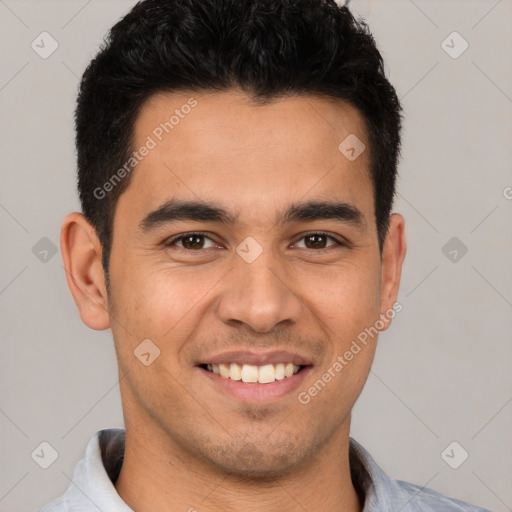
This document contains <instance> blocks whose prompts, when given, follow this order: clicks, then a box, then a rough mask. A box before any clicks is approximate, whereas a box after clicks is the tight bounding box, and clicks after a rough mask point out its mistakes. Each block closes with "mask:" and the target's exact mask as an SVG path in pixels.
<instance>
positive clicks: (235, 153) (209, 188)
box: [120, 90, 373, 220]
mask: <svg viewBox="0 0 512 512" xmlns="http://www.w3.org/2000/svg"><path fill="white" fill-rule="evenodd" d="M354 137H355V138H354ZM344 141H348V142H349V143H350V144H349V145H352V146H353V145H354V141H355V143H356V144H360V146H358V147H357V148H356V150H360V149H361V148H363V147H366V148H368V147H369V145H368V140H367V134H366V130H365V124H364V120H363V118H362V116H361V115H360V113H359V112H358V111H357V110H356V109H355V108H354V107H352V106H351V105H349V104H347V103H346V102H343V101H340V100H333V99H327V98H323V97H318V96H289V97H285V98H281V99H279V100H274V101H271V102H269V103H267V104H264V105H261V104H257V103H255V102H254V101H252V100H251V98H250V97H248V96H247V95H246V94H244V93H243V92H240V91H238V90H230V91H225V92H221V93H219V92H217V93H197V92H190V93H188V92H183V91H181V92H179V93H158V94H155V95H153V96H152V97H150V98H149V99H148V100H147V101H146V103H145V104H144V105H143V106H142V108H141V110H140V112H139V115H138V117H137V120H136V122H135V126H134V137H133V147H134V149H135V151H139V153H142V152H143V153H144V154H145V156H144V157H142V158H140V155H139V158H140V160H138V162H137V164H136V166H135V167H134V170H133V176H132V180H131V183H130V186H129V187H128V188H127V190H126V192H125V193H124V194H123V195H122V196H121V198H120V203H122V202H126V201H127V200H129V201H130V203H131V204H132V206H133V208H134V209H135V210H140V212H139V213H140V215H142V214H143V212H144V211H147V210H149V209H152V208H154V207H155V206H156V205H157V204H159V203H161V202H162V201H163V200H169V199H171V198H182V199H188V200H212V201H215V202H217V203H223V204H226V205H230V206H232V208H231V210H232V211H233V212H236V213H237V214H240V215H242V214H243V213H244V212H246V213H248V212H249V211H250V212H252V215H253V217H254V219H255V220H256V219H257V218H259V219H261V218H262V217H263V216H264V215H265V213H266V212H269V211H270V210H273V211H275V210H276V209H277V208H279V209H280V208H281V207H282V203H283V202H293V201H295V202H296V201H297V200H298V199H304V198H306V196H308V197H307V198H308V199H313V200H317V199H329V198H331V199H339V200H349V199H350V200H351V201H358V202H359V203H363V205H360V206H362V207H363V208H364V203H368V204H367V206H368V207H369V208H371V206H372V204H371V200H372V198H373V186H372V183H371V179H370V172H369V154H368V153H369V152H368V151H366V150H365V151H363V152H362V153H361V155H360V156H359V157H358V158H356V159H349V158H347V155H346V154H345V153H343V151H344V150H345V149H346V148H345V146H346V145H347V143H345V142H344ZM340 144H341V149H340ZM363 145H364V146H363ZM144 147H147V148H150V149H149V150H145V151H140V150H141V149H142V148H144ZM124 196H126V197H124ZM258 213H259V217H258Z"/></svg>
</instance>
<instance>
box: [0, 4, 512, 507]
mask: <svg viewBox="0 0 512 512" xmlns="http://www.w3.org/2000/svg"><path fill="white" fill-rule="evenodd" d="M132 5H133V2H131V1H110V0H89V1H84V0H66V1H64V0H62V1H60V2H59V1H46V0H45V1H40V0H39V1H35V0H33V1H23V0H0V42H1V46H0V47H1V52H2V59H1V65H0V73H1V75H0V108H1V117H0V145H1V162H0V169H1V183H0V226H1V248H2V252H1V267H0V310H1V324H0V329H1V345H0V347H1V348H0V350H1V353H0V365H1V372H0V432H1V441H0V510H1V511H2V512H20V511H27V510H35V509H36V508H37V507H39V506H41V505H42V504H44V503H46V502H48V501H50V500H51V499H53V498H54V497H56V496H58V495H60V494H62V493H63V492H64V491H65V489H66V488H67V486H68V485H69V483H70V478H71V476H72V473H73V469H74V466H75V464H76V462H77V461H78V459H79V458H80V457H81V455H82V453H83V450H84V448H85V446H86V444H87V442H88V440H89V439H90V437H91V436H92V435H93V434H94V433H95V432H96V431H97V430H99V429H102V428H109V427H123V418H122V411H121V404H120V396H119V386H118V383H117V372H116V361H115V353H114V349H113V343H112V340H111V333H110V331H104V332H97V331H93V330H90V329H89V328H87V327H86V326H85V325H83V324H82V322H81V321H80V318H79V316H78V313H77V310H76V307H75V304H74V302H73V300H72V297H71V294H70V293H69V290H68V288H67V284H66V281H65V277H64V271H63V267H62V260H61V255H60V251H57V248H58V245H59V231H60V225H61V222H62V219H63V218H64V216H65V215H66V214H67V213H68V212H70V211H74V210H78V209H79V203H78V200H77V195H76V190H75V169H76V166H75V152H74V146H73V139H74V131H73V109H74V103H75V98H76V92H77V85H78V81H79V77H80V76H81V74H82V72H83V71H84V69H85V66H86V65H87V63H88V62H89V60H90V59H91V58H92V57H93V56H94V54H95V53H96V51H97V49H98V46H99V44H100V42H101V40H102V38H103V36H104V35H105V33H106V31H107V30H108V28H109V27H110V26H111V25H112V24H113V23H114V22H115V21H117V20H118V19H119V18H120V17H121V16H122V15H123V14H124V13H125V12H127V11H128V10H129V8H130V7H131V6H132ZM351 8H352V10H353V11H354V12H355V13H356V14H358V15H361V16H363V17H364V18H366V20H367V21H368V23H369V25H370V27H371V29H372V31H373V33H374V35H375V37H376V40H377V41H378V45H379V48H380V49H381V51H382V53H383V55H384V58H385V60H386V67H387V71H388V74H389V77H390V79H391V81H392V83H393V84H394V85H395V86H396V88H397V91H398V93H399V96H400V98H401V99H402V102H403V107H404V110H405V126H404V145H403V156H402V160H401V163H400V168H399V172H400V179H399V196H398V199H397V202H396V204H395V208H394V210H395V211H398V212H401V213H402V214H403V215H404V216H405V219H406V232H407V237H408V254H407V257H406V261H405V266H404V270H403V277H402V286H401V292H400V295H399V301H400V302H401V303H402V304H403V310H402V312H400V314H399V315H398V316H397V317H396V318H395V319H394V322H393V325H392V327H391V328H390V329H389V330H388V331H386V332H384V333H383V334H382V335H381V336H380V339H379V344H378V349H377V354H376V359H375V363H374V367H373V370H372V372H371V374H370V376H369V379H368V382H367V384H366V387H365V389H364V391H363V393H362V395H361V397H360V400H359V401H358V403H357V404H356V407H355V409H354V413H353V423H352V433H351V435H352V436H353V437H354V438H355V439H357V440H358V441H359V442H361V443H362V444H363V446H365V447H366V448H367V449H368V450H369V451H370V453H371V454H372V455H373V457H374V458H375V459H376V461H377V462H378V463H379V464H380V465H381V466H382V468H383V469H384V470H385V471H386V472H387V473H388V474H389V475H390V476H392V477H394V478H397V479H401V480H407V481H410V482H413V483H416V484H419V485H421V486H424V485H426V486H428V487H431V488H433V489H436V490H438V491H440V492H442V493H445V494H448V495H450V496H454V497H457V498H459V499H463V500H466V501H469V502H472V503H475V504H478V505H480V506H484V507H486V508H489V509H491V510H493V511H498V512H505V511H510V510H512V486H511V485H510V483H511V482H512V440H511V433H512V374H511V371H510V368H511V361H512V343H511V331H512V329H511V327H512V315H511V313H512V270H511V262H512V257H511V256H512V237H511V235H512V200H511V198H512V188H510V187H512V172H511V169H512V149H511V148H512V144H511V136H512V59H511V58H510V55H511V50H512V31H511V30H510V26H512V2H511V1H510V0H498V1H497V0H442V1H441V0H439V1H433V0H428V1H427V0H414V1H413V0H380V1H377V0H375V1H369V0H366V1H359V0H353V1H352V2H351ZM42 32H48V34H50V35H51V38H53V39H54V40H55V41H56V42H57V44H58V48H57V49H56V50H55V52H54V53H53V54H52V55H50V56H49V57H48V58H46V59H43V58H42V57H41V56H40V55H39V54H38V53H37V52H36V51H34V50H33V48H32V46H31V43H32V42H33V41H34V40H35V41H36V42H37V41H39V40H40V39H38V37H39V38H40V37H41V36H40V34H41V33H42ZM454 32H456V33H457V34H454ZM44 37H48V36H44ZM47 41H49V42H50V41H51V40H50V39H47ZM466 45H467V48H466V49H465V51H463V52H462V50H464V48H465V47H466ZM49 47H50V46H49V45H47V46H46V48H49ZM461 52H462V53H461ZM38 244H39V245H38ZM52 249H53V250H52ZM44 251H46V252H44ZM54 252H55V254H54ZM42 254H43V256H42ZM42 442H47V443H49V444H50V445H51V446H52V447H53V448H54V449H55V450H56V451H57V453H58V458H57V459H56V461H55V462H54V463H53V464H52V465H51V466H50V467H49V468H48V469H43V468H41V467H40V466H39V465H38V464H37V463H36V461H35V458H33V457H32V456H31V454H32V453H33V452H34V450H36V449H37V448H38V447H39V446H40V443H42ZM453 442H456V443H458V444H456V445H452V446H451V448H449V450H448V453H449V454H453V455H452V457H451V459H452V460H451V461H450V462H452V464H453V459H455V461H456V462H457V460H458V461H460V460H461V459H462V458H463V456H464V454H465V452H467V453H468V455H469V456H468V458H467V460H466V461H465V462H464V463H463V464H461V465H460V466H459V467H458V468H457V469H453V468H452V467H450V466H449V465H448V464H447V462H446V460H447V459H446V456H445V457H444V458H443V456H442V453H443V452H444V450H445V449H446V448H447V447H449V445H450V444H451V443H453ZM454 447H455V448H454ZM452 449H454V451H453V452H452V451H450V450H452ZM445 453H446V452H445ZM311 512H312V511H311Z"/></svg>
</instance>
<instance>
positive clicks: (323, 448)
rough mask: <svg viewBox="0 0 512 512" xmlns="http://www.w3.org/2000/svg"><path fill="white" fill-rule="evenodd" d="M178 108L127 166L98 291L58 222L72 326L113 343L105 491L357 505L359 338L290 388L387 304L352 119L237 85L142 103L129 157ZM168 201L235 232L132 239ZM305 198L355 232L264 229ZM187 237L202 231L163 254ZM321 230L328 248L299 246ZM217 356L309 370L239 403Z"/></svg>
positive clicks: (387, 277)
mask: <svg viewBox="0 0 512 512" xmlns="http://www.w3.org/2000/svg"><path fill="white" fill-rule="evenodd" d="M191 97H194V98H195V99H196V100H197V106H196V107H195V108H194V109H192V110H191V112H190V113H189V114H188V115H186V116H185V117H184V118H183V119H180V122H179V124H177V125H176V126H175V127H174V129H173V130H172V132H170V133H169V134H164V136H163V139H162V141H161V142H158V144H157V146H156V147H155V148H154V149H152V150H151V151H150V152H149V154H148V155H147V156H146V157H144V159H143V160H142V161H141V162H140V163H139V164H138V165H137V167H136V168H135V170H134V171H133V176H132V181H131V183H130V185H129V187H128V188H127V190H126V191H125V192H124V193H123V194H122V195H121V197H120V199H119V202H118V204H117V207H116V212H115V217H114V230H113V231H114V236H113V244H112V250H111V256H110V264H109V271H110V292H111V293H110V296H107V293H106V289H105V283H104V276H103V272H102V269H101V246H100V243H99V241H98V239H97V237H96V235H95V231H94V229H93V228H92V227H91V226H90V224H89V223H88V222H87V221H86V220H85V218H84V217H83V216H82V215H81V214H77V213H74V214H70V215H69V216H68V217H66V220H65V221H64V224H63V229H62V236H61V246H62V253H63V258H64V263H65V267H66V270H67V279H68V283H69V286H70V289H71V291H72V293H73V296H74V298H75V301H76V303H77V305H78V308H79V311H80V315H81V318H82V320H83V321H84V322H85V323H86V324H87V325H88V326H89V327H91V328H93V329H107V328H109V327H110V328H111V330H112V333H113V337H114V342H115V349H116V353H117V358H118V364H119V375H120V389H121V396H122V402H123V412H124V419H125V426H126V432H127V437H126V454H125V460H124V464H123V468H122V471H121V474H120V477H119V479H118V481H117V482H116V489H117V491H118V493H119V494H120V496H121V497H122V498H123V499H124V500H125V501H126V503H127V504H128V505H129V506H130V507H132V508H133V509H134V510H150V509H152V508H153V509H162V510H163V509H164V508H165V507H166V509H167V510H188V509H190V508H191V507H195V508H196V509H197V510H198V511H199V512H202V511H221V510H222V511H227V510H247V511H251V510H259V511H278V510H279V511H287V510H298V509H300V508H301V507H304V508H305V509H306V510H323V511H334V510H336V511H340V510H346V511H359V510H361V509H362V503H361V502H360V500H359V499H358V497H357V494H356V492H355V490H354V487H353V485H352V482H351V479H350V470H349V460H348V443H349V428H350V412H351V409H352V407H353V405H354V403H355V401H356V399H357V398H358V396H359V394H360V392H361V390H362V388H363V386H364V383H365V381H366V379H367V376H368V373H369V371H370V367H371V363H372V360H373V357H374V351H375V346H376V338H374V339H373V340H372V341H370V342H369V343H368V344H367V345H366V346H364V348H362V350H361V351H360V352H359V353H358V354H357V355H355V356H354V358H353V359H352V360H351V361H350V362H349V363H348V364H347V365H346V366H344V367H343V370H342V371H341V372H339V373H337V374H336V377H335V378H332V380H331V381H330V382H329V383H328V384H327V385H326V386H325V387H324V388H323V389H322V391H321V392H319V393H318V394H317V396H315V397H312V398H311V400H310V401H309V403H307V404H305V405H304V404H301V403H300V402H299V400H298V394H299V392H301V391H307V390H308V388H310V387H311V386H312V385H313V384H314V383H315V382H316V381H317V380H318V379H319V378H321V377H322V374H323V373H324V372H325V371H326V370H327V369H328V368H329V367H332V365H333V363H334V362H335V361H336V358H337V356H339V355H343V354H344V353H345V352H346V351H347V350H349V348H350V345H351V343H352V341H353V340H355V339H357V336H358V335H359V334H360V333H361V332H362V331H364V329H365V328H369V327H371V326H374V325H375V323H376V321H377V320H379V315H380V314H384V313H385V312H386V311H388V310H390V309H392V306H393V304H394V303H395V302H396V298H397V294H398V288H399V282H400V274H401V268H402V262H403V259H404V257H405V252H406V242H405V232H404V220H403V217H402V216H401V215H399V214H393V215H392V216H391V221H390V230H389V232H388V235H387V238H386V241H385V245H384V249H383V253H382V259H381V256H380V253H379V246H378V238H377V231H376V223H375V218H374V202H373V186H372V182H371V178H370V172H369V151H368V149H369V142H368V139H367V135H366V131H365V127H364V123H363V119H362V117H361V115H360V114H359V113H358V111H357V110H355V109H354V108H353V107H351V106H350V105H348V104H346V103H344V102H342V101H335V100H329V99H324V98H320V97H316V96H291V97H288V98H285V99H281V100H279V101H274V102H272V103H271V104H269V105H266V106H257V105H256V104H255V103H253V102H252V101H251V100H250V99H249V97H248V96H246V95H245V94H244V93H242V92H241V91H239V90H230V91H227V92H223V93H215V94H213V93H209V94H206V93H201V94H199V93H186V92H180V93H172V94H171V93H168V94H163V93H159V94H157V95H154V96H152V97H151V98H150V99H149V100H148V101H147V102H146V104H145V105H144V106H143V108H142V109H141V111H140V114H139V117H138V119H137V121H136V124H135V132H134V141H135V142H134V147H135V148H138V147H140V146H141V145H143V144H144V143H145V141H146V140H147V137H148V135H151V134H152V132H153V131H154V130H155V128H156V127H157V126H159V125H160V123H162V122H164V121H166V120H168V119H169V116H170V113H172V112H173V111H174V110H175V109H179V108H180V107H181V106H182V105H184V104H185V103H187V101H188V100H189V98H191ZM349 134H355V135H356V136H357V137H358V138H359V139H360V140H362V141H363V142H364V144H365V145H366V148H367V150H366V151H365V152H363V154H362V155H361V156H360V157H359V158H357V159H356V160H354V161H350V160H349V159H347V158H346V157H345V156H344V155H343V154H342V153H341V152H340V151H339V150H338V146H339V144H340V143H341V142H342V141H343V140H344V139H345V138H346V137H347V136H348V135H349ZM153 138H154V137H153ZM172 199H174V200H180V201H195V202H197V201H202V202H204V203H208V204H210V203H212V204H215V205H216V206H218V207H219V208H223V209H225V210H227V211H228V212H230V213H231V214H232V215H233V217H234V220H235V223H234V224H226V223H221V222H212V221H207V220H201V221H198V220H178V221H173V222H162V223H158V224H156V225H154V226H153V227H152V228H151V229H147V230H144V229H143V228H142V227H141V222H142V220H143V219H145V218H146V217H147V216H148V214H149V213H150V212H152V211H154V210H156V209H158V208H159V207H160V206H161V205H162V204H164V203H165V202H166V201H169V200H172ZM308 201H312V202H339V203H341V202H342V203H346V204H348V205H350V206H351V207H352V208H353V209H356V210H358V211H359V212H360V214H361V221H360V222H359V223H357V222H355V221H347V220H345V221H344V220H339V219H333V218H329V219H317V220H313V221H306V220H295V221H293V222H288V223H279V222H278V219H279V214H281V213H283V212H286V211H287V210H288V209H289V208H290V207H291V205H292V204H295V205H297V204H301V203H304V202H308ZM197 232H201V233H204V235H205V236H204V237H199V238H198V239H196V238H192V239H191V240H190V239H188V244H187V240H185V239H183V238H182V239H181V240H177V241H176V242H175V244H174V245H170V246H167V247H166V246H165V243H166V242H169V241H170V240H171V239H172V238H176V236H177V235H184V234H187V233H189V234H190V233H197ZM322 232H327V233H328V234H329V236H332V238H322V237H320V238H316V239H315V238H314V237H313V238H312V239H311V238H308V237H307V236H306V235H313V234H315V233H322ZM247 237H252V239H254V240H255V241H256V242H257V243H258V244H259V246H260V247H261V249H262V252H261V254H260V255H259V257H257V259H256V260H255V261H253V262H252V263H248V262H247V261H246V260H244V259H243V258H242V257H241V256H240V255H239V254H238V253H237V251H236V249H237V247H239V246H240V244H241V243H242V242H243V241H244V240H245V239H246V238H247ZM336 240H338V241H340V242H343V243H344V244H345V245H338V244H336ZM242 247H244V246H243V244H242ZM322 249H323V250H322ZM240 254H242V253H240ZM383 323H384V327H383V329H387V327H388V326H389V321H388V320H386V319H384V321H383ZM145 339H150V340H151V341H152V342H153V343H154V344H155V345H156V346H157V347H158V348H159V350H160V355H159V357H158V358H157V359H156V360H155V361H154V362H153V363H152V364H150V365H149V366H145V365H144V364H142V363H141V361H140V360H139V359H138V358H137V357H135V355H134V350H135V349H136V347H137V346H138V345H139V344H140V343H141V342H142V341H143V340H145ZM231 350H249V351H251V352H254V353H257V354H261V353H267V352H270V351H273V350H284V351H288V352H292V353H298V354H300V355H302V356H303V357H305V358H307V360H308V362H309V363H310V367H309V368H308V371H307V372H306V373H304V376H303V377H302V380H301V381H300V384H299V386H298V387H296V388H295V389H293V390H292V391H290V392H288V393H285V394H284V395H283V396H280V397H277V398H275V397H274V398H272V397H267V398H265V396H263V398H260V399H259V400H256V399H255V398H254V397H253V398H248V399H243V398H241V397H240V396H234V395H232V394H231V393H227V392H225V390H224V388H222V387H221V386H220V385H218V382H217V381H213V380H212V378H211V374H209V375H208V374H207V373H206V372H205V371H204V370H203V369H201V368H199V367H198V366H197V365H198V364H199V363H200V362H203V363H206V362H208V360H209V359H210V358H211V357H213V356H214V355H216V354H220V353H222V352H226V351H231ZM226 362H229V361H226ZM298 375H300V373H299V374H298ZM217 379H219V378H218V377H217ZM285 381H286V379H285ZM285 381H282V382H285ZM272 385H273V384H272ZM244 386H252V387H253V388H252V389H254V386H259V387H264V386H268V384H244ZM267 389H268V388H267Z"/></svg>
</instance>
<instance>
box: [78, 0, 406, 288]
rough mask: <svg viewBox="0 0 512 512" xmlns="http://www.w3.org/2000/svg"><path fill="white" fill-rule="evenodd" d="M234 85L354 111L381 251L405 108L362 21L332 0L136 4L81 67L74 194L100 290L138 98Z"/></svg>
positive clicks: (265, 95) (153, 0) (156, 0)
mask: <svg viewBox="0 0 512 512" xmlns="http://www.w3.org/2000/svg"><path fill="white" fill-rule="evenodd" d="M231 88H241V89H242V90H243V91H244V92H246V93H247V94H248V95H249V96H250V97H251V98H252V99H253V100H254V101H256V102H258V103H261V102H266V101H270V100H272V99H278V98H279V97H283V96H289V95H301V94H303V95H311V94H313V95H319V96H327V97H331V98H336V99H342V100H345V101H346V102H348V103H349V104H351V105H352V106H354V107H355V108H356V109H357V110H358V111H359V112H360V113H361V114H362V117H363V118H364V121H365V125H366V129H367V135H368V140H369V142H370V148H368V149H369V153H370V172H371V178H372V182H373V185H374V203H375V217H376V225H377V233H378V238H379V247H380V250H381V251H382V246H383V243H384V240H385V237H386V234H387V230H388V228H389V217H390V213H391V208H392V204H393V199H394V195H395V186H396V185H395V182H396V175H397V165H398V158H399V153H400V145H401V135H400V132H401V120H402V115H401V111H402V108H401V106H400V102H399V100H398V97H397V95H396V92H395V89H394V88H393V86H392V85H391V84H390V83H389V81H388V79H387V78H386V76H385V71H384V63H383V58H382V56H381V54H380V52H379V50H378V48H377V45H376V43H375V40H374V38H373V36H372V35H371V33H370V31H369V29H368V26H367V24H366V23H365V22H364V20H362V19H358V20H356V19H355V18H354V16H353V15H352V14H351V12H350V11H349V9H348V8H347V7H342V6H340V5H338V4H337V3H336V2H335V1H334V0H145V1H143V2H138V3H137V4H136V5H135V6H134V7H133V8H132V10H131V11H130V12H129V13H128V14H127V15H126V16H124V17H123V18H122V19H121V20H120V21H119V22H118V23H116V24H115V25H114V26H113V27H112V29H111V30H110V32H109V34H108V35H107V37H106V38H105V41H104V42H103V44H102V45H101V48H100V51H99V53H98V54H97V55H96V57H95V58H94V59H93V60H92V61H91V63H90V64H89V66H88V67H87V69H86V70H85V72H84V74H83V77H82V80H81V84H80V90H79V95H78V101H77V108H76V112H75V122H76V148H77V154H78V191H79V195H80V201H81V205H82V211H83V214H84V215H85V217H86V218H87V219H88V220H89V222H90V223H91V224H92V225H93V226H94V228H95V229H96V232H97V235H98V238H99V240H100V242H101V245H102V250H103V253H102V263H103V268H104V271H105V275H106V278H107V286H108V262H109V254H110V248H111V244H112V237H113V233H112V226H113V219H114V213H115V207H116V203H117V200H118V198H119V196H120V195H121V194H122V192H123V191H124V190H125V189H126V187H127V186H128V184H129V183H130V179H131V177H132V174H133V173H129V174H128V175H126V177H124V178H123V179H122V180H120V181H119V183H116V184H115V185H116V186H114V187H109V192H108V193H105V188H103V187H104V185H105V183H107V182H108V181H109V180H110V179H111V178H112V176H113V175H114V173H115V172H116V170H118V169H120V168H122V167H123V165H124V166H126V162H127V161H128V160H129V158H130V155H131V154H132V153H133V150H134V149H133V128H134V123H135V121H136V117H137V114H138V112H139V110H140V108H141V106H142V105H143V103H144V102H145V101H146V100H147V99H148V98H149V97H150V96H151V95H152V94H155V93H157V92H172V91H198V92H207V91H209V92H212V91H213V92H215V91H225V90H229V89H231ZM340 142H341V141H340ZM98 191H101V193H100V192H98Z"/></svg>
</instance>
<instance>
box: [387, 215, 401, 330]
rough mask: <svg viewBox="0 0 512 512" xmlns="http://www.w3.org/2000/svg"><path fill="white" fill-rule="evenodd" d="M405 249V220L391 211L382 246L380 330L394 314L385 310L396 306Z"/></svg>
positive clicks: (389, 323) (388, 323)
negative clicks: (381, 325) (381, 324)
mask: <svg viewBox="0 0 512 512" xmlns="http://www.w3.org/2000/svg"><path fill="white" fill-rule="evenodd" d="M406 251H407V243H406V240H405V220H404V218H403V217H402V216H401V215H400V214H399V213H393V214H392V215H391V217H390V220H389V230H388V234H387V235H386V239H385V241H384V246H383V248H382V262H381V272H382V274H381V298H380V311H381V320H382V322H383V324H384V327H383V328H382V329H380V330H381V331H385V330H386V329H387V328H388V327H389V326H390V325H391V319H392V318H393V317H394V315H393V316H392V317H390V315H389V313H388V314H386V312H388V311H393V312H394V311H395V308H396V306H395V308H393V305H394V304H395V303H396V299H397V297H398V289H399V288H400V277H401V275H402V264H403V262H404V258H405V253H406Z"/></svg>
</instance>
